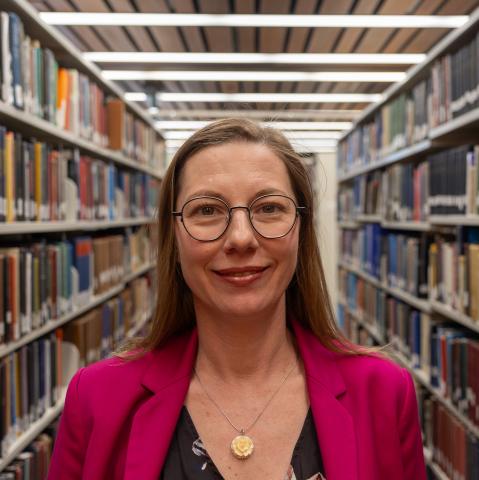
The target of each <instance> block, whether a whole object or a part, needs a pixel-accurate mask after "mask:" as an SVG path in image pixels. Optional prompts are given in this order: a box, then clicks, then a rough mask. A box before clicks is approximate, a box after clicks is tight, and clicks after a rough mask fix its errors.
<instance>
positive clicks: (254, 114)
mask: <svg viewBox="0 0 479 480" xmlns="http://www.w3.org/2000/svg"><path fill="white" fill-rule="evenodd" d="M361 111H362V110H340V109H338V110H165V109H162V108H161V109H160V108H158V107H150V108H149V109H148V113H150V114H151V115H157V116H158V117H160V118H165V119H167V118H172V119H176V118H184V117H186V118H191V117H198V118H206V119H216V118H229V117H243V118H244V117H245V118H253V119H260V120H266V119H267V120H269V119H272V120H279V119H281V118H285V119H288V120H294V119H304V120H313V121H314V120H354V119H355V118H356V117H357V116H358V115H360V113H361Z"/></svg>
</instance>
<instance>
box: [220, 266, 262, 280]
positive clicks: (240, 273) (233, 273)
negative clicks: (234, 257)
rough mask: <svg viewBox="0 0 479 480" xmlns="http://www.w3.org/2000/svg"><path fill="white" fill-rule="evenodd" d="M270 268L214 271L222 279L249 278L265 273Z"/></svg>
mask: <svg viewBox="0 0 479 480" xmlns="http://www.w3.org/2000/svg"><path fill="white" fill-rule="evenodd" d="M267 268H268V267H256V266H255V267H241V268H226V269H223V270H213V271H214V272H215V273H216V274H218V275H221V276H222V277H235V278H236V277H237V278H241V277H248V276H252V275H256V274H259V273H262V272H264V271H265V270H266V269H267Z"/></svg>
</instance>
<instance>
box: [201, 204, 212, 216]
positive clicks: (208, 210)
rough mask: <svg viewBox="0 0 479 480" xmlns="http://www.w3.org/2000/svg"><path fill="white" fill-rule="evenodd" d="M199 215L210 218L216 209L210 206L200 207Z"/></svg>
mask: <svg viewBox="0 0 479 480" xmlns="http://www.w3.org/2000/svg"><path fill="white" fill-rule="evenodd" d="M199 213H200V214H201V215H205V216H210V215H214V214H215V213H216V209H215V207H213V206H212V205H204V206H202V207H200V211H199Z"/></svg>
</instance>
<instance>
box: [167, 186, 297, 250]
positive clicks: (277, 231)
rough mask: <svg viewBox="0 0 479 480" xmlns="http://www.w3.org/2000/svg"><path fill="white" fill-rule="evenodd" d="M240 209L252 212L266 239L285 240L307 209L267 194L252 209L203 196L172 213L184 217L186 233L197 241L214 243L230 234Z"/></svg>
mask: <svg viewBox="0 0 479 480" xmlns="http://www.w3.org/2000/svg"><path fill="white" fill-rule="evenodd" d="M236 209H244V210H247V211H248V218H249V221H250V223H251V225H252V227H253V229H254V230H255V231H256V232H257V233H258V234H259V235H261V236H262V237H264V238H281V237H284V236H285V235H287V234H288V233H289V232H290V231H291V230H292V228H293V227H294V224H295V223H296V218H297V217H298V215H299V214H300V212H301V211H302V210H305V209H306V207H298V206H297V205H296V203H295V202H294V200H293V199H292V198H289V197H287V196H286V195H263V196H261V197H258V198H256V199H255V200H253V202H251V204H250V206H249V207H241V206H238V207H230V206H229V205H228V204H227V203H226V202H225V201H223V200H221V199H220V198H216V197H208V196H202V197H195V198H192V199H191V200H188V201H187V202H186V203H185V204H184V205H183V208H182V209H181V211H180V212H172V214H173V215H174V216H176V217H180V218H181V221H182V222H183V226H184V227H185V230H186V231H187V232H188V234H189V235H190V236H191V237H193V238H194V239H195V240H199V241H200V242H212V241H213V240H217V239H218V238H220V237H221V236H222V235H223V234H224V233H225V232H226V229H227V228H228V225H229V224H230V221H231V217H232V212H233V210H236Z"/></svg>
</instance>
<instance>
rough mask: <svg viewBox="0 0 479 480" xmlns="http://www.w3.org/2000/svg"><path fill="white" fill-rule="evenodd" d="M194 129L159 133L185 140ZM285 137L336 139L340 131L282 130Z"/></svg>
mask: <svg viewBox="0 0 479 480" xmlns="http://www.w3.org/2000/svg"><path fill="white" fill-rule="evenodd" d="M195 132H196V130H170V131H162V132H161V135H162V137H163V138H164V139H165V140H186V139H187V138H190V137H191V135H193V134H194V133H195ZM283 133H284V134H285V135H286V137H288V138H290V139H295V140H309V139H329V140H338V139H339V138H340V137H341V132H334V131H333V132H331V131H290V130H286V131H283Z"/></svg>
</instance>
